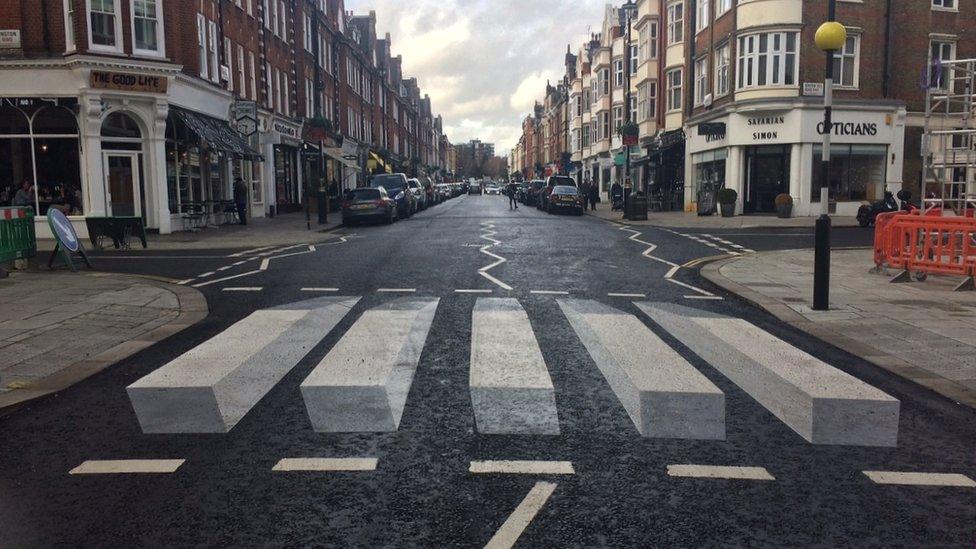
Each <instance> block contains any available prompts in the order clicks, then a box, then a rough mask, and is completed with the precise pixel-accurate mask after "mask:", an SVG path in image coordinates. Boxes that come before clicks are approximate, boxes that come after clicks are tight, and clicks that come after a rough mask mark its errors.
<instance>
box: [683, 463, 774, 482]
mask: <svg viewBox="0 0 976 549" xmlns="http://www.w3.org/2000/svg"><path fill="white" fill-rule="evenodd" d="M668 476H669V477H689V478H723V479H734V480H776V479H775V478H774V477H773V475H771V474H769V471H767V470H766V469H765V468H764V467H735V466H723V465H668Z"/></svg>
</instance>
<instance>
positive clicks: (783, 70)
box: [737, 32, 797, 89]
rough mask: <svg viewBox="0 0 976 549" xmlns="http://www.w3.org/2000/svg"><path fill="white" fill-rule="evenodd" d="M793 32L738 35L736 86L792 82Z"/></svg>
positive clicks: (786, 83)
mask: <svg viewBox="0 0 976 549" xmlns="http://www.w3.org/2000/svg"><path fill="white" fill-rule="evenodd" d="M796 35H797V33H795V32H764V33H760V34H752V35H749V36H740V37H739V48H738V63H739V65H738V74H739V76H738V85H737V88H740V89H741V88H754V87H761V86H795V85H796V67H797V59H796V57H797V36H796Z"/></svg>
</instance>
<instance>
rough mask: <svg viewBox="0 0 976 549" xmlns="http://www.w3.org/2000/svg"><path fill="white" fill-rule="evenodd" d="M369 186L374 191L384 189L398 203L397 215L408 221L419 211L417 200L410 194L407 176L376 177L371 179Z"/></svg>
mask: <svg viewBox="0 0 976 549" xmlns="http://www.w3.org/2000/svg"><path fill="white" fill-rule="evenodd" d="M368 186H369V187H370V188H372V189H378V188H380V187H383V188H384V189H386V192H387V193H388V194H389V195H390V197H391V198H392V199H393V200H395V201H396V204H397V215H398V216H399V218H400V219H406V218H408V217H410V216H412V215H413V214H414V213H415V212H416V211H417V198H416V197H415V196H414V194H413V193H412V192H410V186H409V184H408V182H407V176H406V175H404V174H402V173H391V174H380V175H374V176H373V177H371V178H370V179H369V184H368Z"/></svg>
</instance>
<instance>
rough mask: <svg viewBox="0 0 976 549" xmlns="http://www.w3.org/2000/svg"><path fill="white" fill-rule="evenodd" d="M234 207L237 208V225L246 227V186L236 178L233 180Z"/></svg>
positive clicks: (241, 180)
mask: <svg viewBox="0 0 976 549" xmlns="http://www.w3.org/2000/svg"><path fill="white" fill-rule="evenodd" d="M234 205H235V206H237V218H238V219H239V220H240V221H238V224H240V225H247V185H245V184H244V180H243V179H241V178H240V177H238V178H237V179H235V180H234Z"/></svg>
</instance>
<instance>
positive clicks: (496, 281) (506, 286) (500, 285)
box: [478, 271, 513, 291]
mask: <svg viewBox="0 0 976 549" xmlns="http://www.w3.org/2000/svg"><path fill="white" fill-rule="evenodd" d="M478 274H480V275H481V276H483V277H485V278H486V279H487V280H489V281H491V282H492V283H494V284H497V285H498V287H499V288H501V289H503V290H509V291H511V290H512V289H513V288H512V287H511V286H509V285H508V284H505V283H504V282H502V281H501V280H498V279H497V278H495V277H493V276H491V275H490V274H488V273H486V272H485V271H478Z"/></svg>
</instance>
